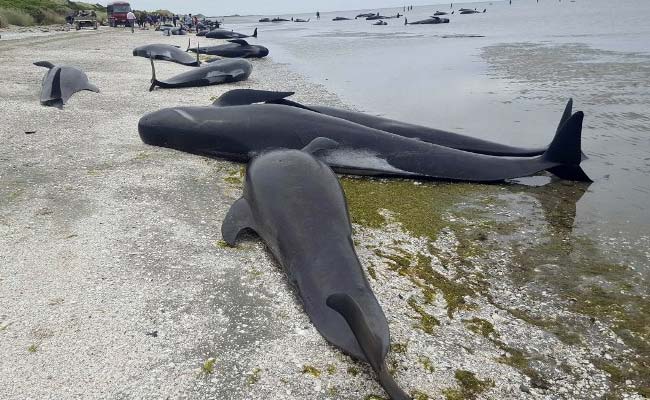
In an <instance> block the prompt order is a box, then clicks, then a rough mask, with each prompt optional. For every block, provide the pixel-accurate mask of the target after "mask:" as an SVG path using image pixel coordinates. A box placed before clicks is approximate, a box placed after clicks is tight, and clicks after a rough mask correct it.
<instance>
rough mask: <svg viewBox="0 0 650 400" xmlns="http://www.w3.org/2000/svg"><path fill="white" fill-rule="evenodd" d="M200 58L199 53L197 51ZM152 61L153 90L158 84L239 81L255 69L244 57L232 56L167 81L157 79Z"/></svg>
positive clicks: (164, 85)
mask: <svg viewBox="0 0 650 400" xmlns="http://www.w3.org/2000/svg"><path fill="white" fill-rule="evenodd" d="M196 57H197V59H198V57H199V53H196ZM149 60H150V61H151V87H150V88H149V91H152V90H153V89H154V88H155V87H156V86H160V87H161V88H166V89H171V88H183V87H196V86H209V85H218V84H220V83H228V82H237V81H243V80H246V79H248V76H249V75H250V74H251V72H252V71H253V65H252V64H251V63H250V62H248V61H247V60H244V59H242V58H232V59H225V60H217V61H212V62H210V63H208V64H206V65H203V66H201V67H198V68H194V69H192V70H191V71H187V72H183V73H182V74H178V75H176V76H173V77H171V78H169V79H167V80H165V81H159V80H158V79H156V67H155V66H154V63H153V58H150V59H149Z"/></svg>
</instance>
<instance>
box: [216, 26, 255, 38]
mask: <svg viewBox="0 0 650 400" xmlns="http://www.w3.org/2000/svg"><path fill="white" fill-rule="evenodd" d="M205 37H207V38H208V39H242V38H247V37H257V28H255V31H254V32H253V34H252V35H244V34H243V33H238V32H233V31H229V30H226V29H213V30H211V31H210V32H208V33H206V34H205Z"/></svg>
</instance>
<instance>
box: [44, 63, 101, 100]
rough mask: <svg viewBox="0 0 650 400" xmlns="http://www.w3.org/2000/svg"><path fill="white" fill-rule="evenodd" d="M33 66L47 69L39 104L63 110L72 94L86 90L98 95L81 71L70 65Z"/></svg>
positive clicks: (95, 88)
mask: <svg viewBox="0 0 650 400" xmlns="http://www.w3.org/2000/svg"><path fill="white" fill-rule="evenodd" d="M34 65H36V66H39V67H45V68H47V69H48V71H47V74H45V76H44V77H43V83H42V87H41V104H42V105H44V106H50V107H56V108H59V109H63V105H64V104H65V103H67V102H68V100H70V97H72V95H73V94H75V93H77V92H79V91H82V90H88V91H91V92H95V93H99V89H98V88H97V86H95V85H93V84H92V83H90V81H89V80H88V76H86V73H85V72H83V71H82V70H81V69H79V68H77V67H73V66H70V65H54V64H52V63H51V62H49V61H37V62H35V63H34Z"/></svg>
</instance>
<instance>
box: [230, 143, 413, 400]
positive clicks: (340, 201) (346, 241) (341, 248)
mask: <svg viewBox="0 0 650 400" xmlns="http://www.w3.org/2000/svg"><path fill="white" fill-rule="evenodd" d="M320 142H325V144H324V145H321V144H320ZM327 146H328V141H327V140H326V139H323V138H320V139H315V140H314V141H313V142H312V143H310V144H309V145H308V146H307V148H306V149H309V148H310V147H311V148H313V150H312V151H319V150H321V149H323V148H326V147H327ZM245 229H250V230H253V231H255V232H256V233H257V234H258V235H259V236H260V238H261V239H262V240H263V241H264V242H265V243H266V245H267V246H268V248H269V249H270V250H271V253H273V256H274V257H275V259H276V260H277V261H278V262H279V263H280V265H281V266H282V267H283V269H284V270H285V272H286V274H287V276H288V278H289V280H290V281H291V282H293V283H294V284H295V286H296V288H297V290H298V293H299V295H300V297H301V299H302V304H303V307H304V310H305V312H306V313H307V315H309V318H310V320H311V322H312V323H313V324H314V326H315V327H316V329H317V330H318V332H319V333H320V334H321V335H322V336H323V337H324V338H325V339H327V341H329V342H330V343H331V344H333V345H334V346H336V347H338V348H340V349H341V350H343V352H345V353H346V354H348V355H350V356H352V357H354V358H356V359H358V360H362V361H366V362H368V363H369V364H370V365H371V366H372V368H373V369H374V370H375V371H376V373H377V376H378V378H379V382H380V383H381V385H382V386H383V387H384V388H385V389H386V392H387V393H388V394H389V395H390V397H391V399H393V400H406V399H410V398H409V396H408V395H407V394H406V393H404V391H403V390H402V389H400V388H399V386H398V385H397V383H396V382H395V380H394V379H393V377H392V376H391V375H390V373H389V372H388V368H387V367H386V363H385V358H386V354H387V353H388V350H389V348H390V333H389V329H388V322H387V321H386V316H385V315H384V312H383V310H382V309H381V306H380V305H379V303H378V302H377V299H376V298H375V295H374V293H373V292H372V289H371V288H370V285H369V283H368V280H367V278H366V276H365V274H364V272H363V269H362V267H361V263H360V262H359V258H358V257H357V254H356V252H355V250H354V244H353V242H352V226H351V224H350V217H349V214H348V210H347V205H346V200H345V195H344V194H343V190H342V189H341V185H340V184H339V182H338V179H337V177H336V175H335V174H334V173H333V172H332V170H331V169H330V168H329V167H328V166H327V165H325V164H323V163H322V162H320V161H318V160H317V159H315V158H314V157H312V156H311V155H310V154H307V153H306V152H304V151H300V150H274V151H270V152H266V153H263V154H261V155H259V156H257V157H255V158H254V159H253V160H252V161H251V163H250V164H249V166H248V168H247V171H246V180H245V183H244V193H243V196H242V197H241V198H240V199H239V200H237V201H236V202H235V203H234V204H233V205H232V207H231V208H230V210H229V211H228V214H227V215H226V217H225V219H224V221H223V225H222V226H221V232H222V236H223V240H224V241H225V242H226V243H228V244H229V245H231V246H234V245H235V243H236V239H237V236H238V234H239V233H240V232H241V231H243V230H245Z"/></svg>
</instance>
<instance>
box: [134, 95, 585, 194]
mask: <svg viewBox="0 0 650 400" xmlns="http://www.w3.org/2000/svg"><path fill="white" fill-rule="evenodd" d="M583 117H584V115H583V113H582V112H577V113H575V114H574V115H573V116H571V117H570V118H569V119H568V120H567V121H566V122H565V123H564V124H563V125H562V127H561V128H560V130H559V131H558V132H557V134H556V135H555V137H554V138H553V141H552V142H551V144H550V146H549V147H548V149H547V150H546V151H545V152H544V153H543V154H542V155H539V156H534V157H501V156H491V155H485V154H477V153H472V152H468V151H462V150H457V149H454V148H450V147H445V146H440V145H436V144H432V143H427V142H424V141H421V140H418V139H413V138H408V137H403V136H399V135H396V134H393V133H390V132H385V131H382V130H378V129H374V128H371V127H368V126H364V125H360V124H357V123H354V122H351V121H347V120H344V119H341V118H336V117H332V116H329V115H325V114H321V113H318V112H314V111H310V110H306V109H304V108H298V107H288V106H286V105H281V104H252V105H243V106H229V107H215V106H206V107H173V108H166V109H162V110H159V111H156V112H152V113H149V114H147V115H145V116H143V117H142V118H141V119H140V121H139V123H138V131H139V133H140V138H141V139H142V140H143V141H144V142H145V143H147V144H151V145H157V146H164V147H170V148H174V149H178V150H182V151H186V152H190V153H195V154H203V155H207V156H212V157H224V158H227V159H231V160H236V161H248V159H249V157H250V156H249V154H250V153H251V152H261V151H265V150H270V149H274V148H291V149H300V148H302V147H304V146H305V145H306V144H307V143H309V142H311V141H312V140H314V139H315V138H317V137H321V136H322V137H327V138H329V139H331V140H334V141H336V142H338V143H339V146H338V147H337V148H335V149H330V150H328V151H326V152H324V153H323V154H321V155H320V156H319V158H320V159H321V160H323V161H324V162H326V163H327V164H328V165H330V166H331V167H332V168H334V169H335V170H336V171H338V172H341V173H350V174H356V175H379V176H393V177H410V178H416V179H439V180H451V181H473V182H497V181H503V180H505V179H511V178H517V177H522V176H529V175H533V174H536V173H538V172H541V171H544V170H548V171H550V172H552V173H553V174H555V175H557V176H559V177H560V178H563V179H568V180H576V181H589V178H588V177H587V175H586V174H585V173H584V171H583V170H582V169H581V168H580V162H581V161H582V152H581V150H580V137H581V132H582V120H583Z"/></svg>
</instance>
